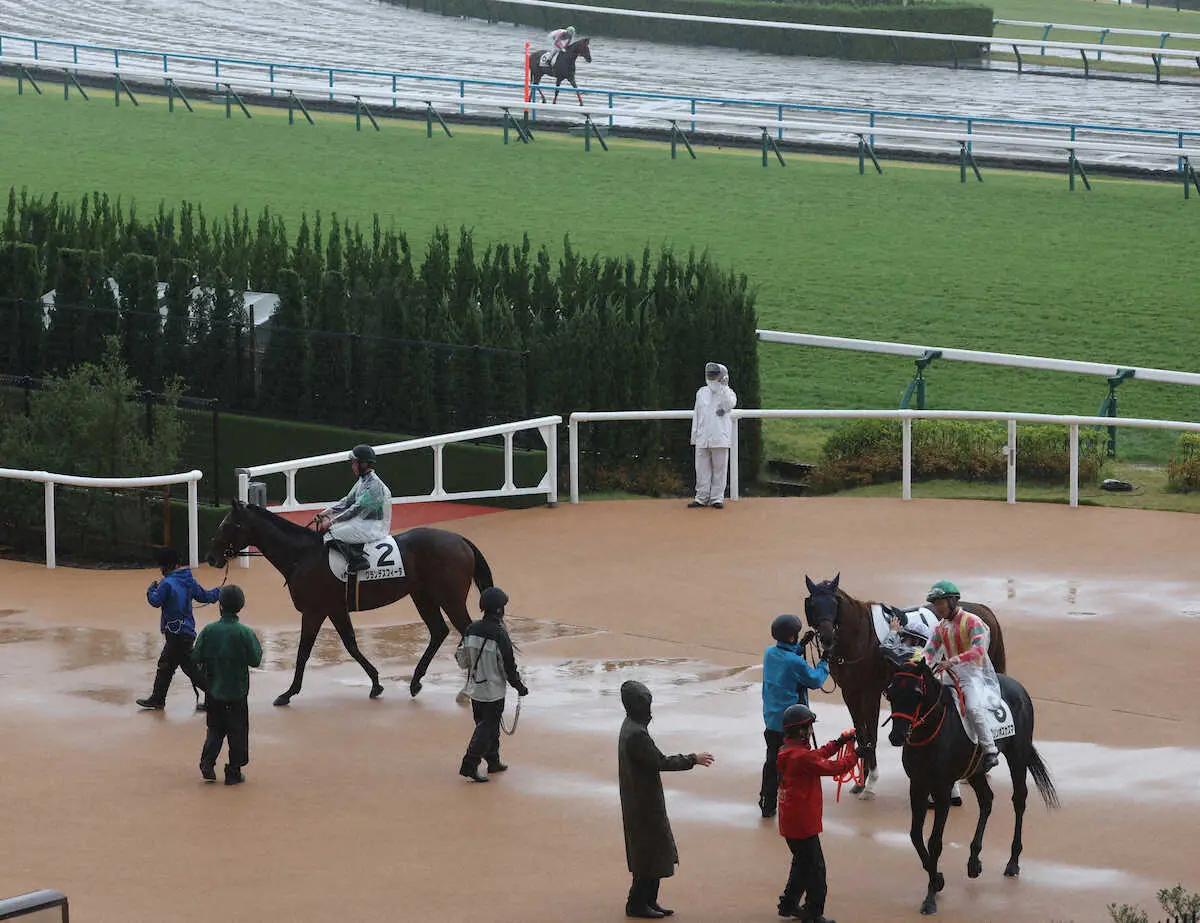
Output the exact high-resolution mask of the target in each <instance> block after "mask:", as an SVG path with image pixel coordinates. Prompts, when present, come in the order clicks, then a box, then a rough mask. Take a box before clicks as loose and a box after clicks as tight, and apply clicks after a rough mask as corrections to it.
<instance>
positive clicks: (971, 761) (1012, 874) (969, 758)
mask: <svg viewBox="0 0 1200 923" xmlns="http://www.w3.org/2000/svg"><path fill="white" fill-rule="evenodd" d="M998 679H999V680H1000V694H1001V697H1002V698H1003V699H1004V705H1005V706H1006V707H1007V709H1008V712H1009V714H1010V715H1011V717H1012V720H1013V723H1014V726H1015V728H1016V733H1015V734H1013V735H1012V736H1009V737H1003V738H1001V739H1000V740H998V741H996V744H997V746H998V748H999V750H1000V752H1001V753H1003V754H1004V758H1005V759H1006V760H1007V761H1008V771H1009V774H1010V775H1011V776H1012V787H1013V795H1012V803H1013V813H1014V814H1015V815H1016V824H1015V826H1014V829H1013V840H1012V852H1011V855H1010V856H1009V859H1008V865H1007V866H1006V867H1005V869H1004V875H1005V877H1007V878H1016V877H1017V876H1018V875H1019V874H1020V873H1021V868H1020V864H1019V862H1018V860H1019V858H1020V855H1021V825H1022V822H1023V820H1024V817H1025V801H1026V798H1027V797H1028V794H1029V786H1028V784H1027V782H1026V773H1027V772H1028V773H1030V774H1032V775H1033V781H1034V783H1035V784H1036V785H1037V790H1038V793H1039V794H1040V795H1041V796H1042V800H1043V801H1044V802H1045V803H1046V807H1048V808H1057V807H1058V793H1057V792H1055V790H1054V783H1053V781H1051V779H1050V772H1049V770H1048V769H1047V768H1046V764H1045V763H1043V762H1042V758H1041V756H1040V755H1039V754H1038V752H1037V748H1035V747H1034V745H1033V721H1034V714H1033V701H1032V700H1031V699H1030V698H1029V693H1028V692H1026V691H1025V687H1024V686H1022V685H1021V684H1020V683H1018V682H1017V681H1016V680H1015V679H1013V678H1012V677H1009V676H999V677H998ZM955 694H956V693H955V689H954V687H953V686H952V685H950V686H946V685H943V684H942V682H941V680H939V679H938V678H937V677H935V676H934V674H933V671H932V670H931V669H930V668H929V665H928V664H926V663H925V662H924V661H923V660H918V661H909V662H906V663H904V664H901V665H900V666H898V667H897V668H896V672H895V675H893V677H892V681H891V683H890V684H889V685H888V688H887V693H886V695H887V698H888V701H889V702H890V703H891V705H892V717H891V721H892V730H891V733H890V734H889V735H888V740H889V741H891V743H892V745H893V746H896V747H899V746H901V745H902V746H903V747H904V756H903V763H904V771H905V772H906V773H907V774H908V779H909V783H908V800H909V807H910V809H911V811H912V827H911V829H910V831H909V835H910V837H911V838H912V843H913V846H914V847H915V848H916V850H917V855H918V856H920V857H921V865H922V866H924V868H925V871H926V872H927V873H928V874H929V884H928V888H927V890H926V892H925V900H924V902H923V903H922V904H921V913H925V914H929V913H937V893H938V892H939V891H941V890H942V888H944V887H945V885H946V879H945V877H944V876H943V875H942V873H941V872H939V871H938V867H937V866H938V857H939V856H941V853H942V831H943V829H944V828H945V826H946V816H947V814H948V813H949V811H950V788H951V786H952V785H953V784H954V782H955V780H956V779H963V778H965V779H966V781H967V782H968V783H970V786H971V788H973V789H974V790H975V797H976V798H977V799H978V800H979V821H978V823H977V824H976V825H975V837H974V839H972V840H971V857H970V859H968V860H967V875H968V876H969V877H971V878H978V877H979V875H980V873H981V872H982V871H983V863H982V862H980V860H979V852H980V850H981V849H982V848H983V832H984V830H985V829H986V828H987V821H988V815H989V814H991V812H992V789H991V786H989V785H988V780H987V775H986V774H985V773H981V772H978V771H976V770H977V769H978V767H979V762H980V759H981V756H982V754H981V751H980V749H979V747H977V746H976V745H975V744H973V743H971V739H970V738H969V737H968V736H967V732H966V730H964V729H963V723H962V719H961V718H960V717H959V714H958V709H957V708H955V706H954V703H953V700H952V698H951V697H952V696H953V695H955ZM931 797H932V799H933V812H934V813H933V829H932V830H931V831H930V833H929V843H928V845H926V843H925V841H924V835H925V813H926V804H927V802H928V800H929V798H931Z"/></svg>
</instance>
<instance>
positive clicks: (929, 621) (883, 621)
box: [871, 603, 937, 641]
mask: <svg viewBox="0 0 1200 923" xmlns="http://www.w3.org/2000/svg"><path fill="white" fill-rule="evenodd" d="M900 611H901V612H903V613H904V614H905V615H907V616H908V622H912V621H913V620H914V619H916V620H917V621H918V622H924V623H925V627H926V628H928V629H929V632H930V634H932V633H933V628H934V626H935V625H937V616H936V615H934V614H933V611H932V610H931V609H926V608H925V607H924V606H916V607H913V608H907V609H901V610H900ZM890 620H891V613H890V612H889V611H888V610H887V609H885V608H884V607H883V606H882V605H880V604H879V603H872V605H871V621H872V622H873V623H874V625H875V634H876V635H878V636H879V640H880V641H882V640H883V639H884V638H886V637H887V636H888V632H890V631H891V630H892V626H891V624H890ZM905 624H908V623H905Z"/></svg>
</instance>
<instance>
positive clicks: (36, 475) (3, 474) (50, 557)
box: [0, 468, 204, 568]
mask: <svg viewBox="0 0 1200 923" xmlns="http://www.w3.org/2000/svg"><path fill="white" fill-rule="evenodd" d="M202 477H204V475H203V473H201V472H199V471H194V470H193V471H188V472H186V473H184V474H164V475H161V476H159V477H148V478H85V477H77V476H75V475H72V474H52V473H51V472H49V471H24V470H21V469H19V468H0V478H8V479H11V480H18V481H35V482H40V483H42V484H45V485H46V566H47V567H50V568H53V567H56V566H57V556H56V554H55V541H54V487H55V485H57V484H62V485H64V486H68V487H101V488H105V487H106V488H109V489H121V488H130V487H165V486H166V485H168V484H185V483H186V484H187V492H188V501H187V502H188V563H189V565H190V566H191V567H196V566H197V565H198V564H199V563H200V557H199V553H200V538H199V527H200V520H199V513H198V510H197V506H198V499H197V496H198V486H197V485H198V484H199V483H200V479H201V478H202Z"/></svg>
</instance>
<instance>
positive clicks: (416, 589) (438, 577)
mask: <svg viewBox="0 0 1200 923" xmlns="http://www.w3.org/2000/svg"><path fill="white" fill-rule="evenodd" d="M395 539H396V547H397V548H398V549H399V551H400V558H401V560H402V561H403V562H404V574H405V576H403V577H395V578H392V579H390V580H377V581H370V582H367V583H362V584H360V586H359V595H358V605H357V608H358V609H360V610H362V609H378V608H380V607H381V606H386V605H389V604H391V603H394V602H396V601H397V600H399V599H403V598H404V597H405V596H411V597H412V601H413V603H414V604H415V605H416V607H417V611H418V612H419V613H420V614H421V619H422V621H424V622H425V624H426V625H427V626H428V628H429V635H430V637H429V646H428V647H427V648H426V649H425V653H424V654H422V655H421V660H420V661H419V662H418V663H417V667H416V669H415V670H413V675H412V681H411V682H410V683H409V692H411V693H412V694H413V695H416V694H417V693H418V692H420V691H421V677H423V676H424V675H425V671H426V670H428V669H429V664H430V662H431V661H432V660H433V656H434V654H436V653H437V651H438V648H439V647H441V646H442V642H443V641H445V640H446V636H447V635H449V634H450V629H449V628H447V627H446V622H445V619H443V618H442V613H443V612H445V614H446V615H447V616H448V617H449V618H450V624H452V625H453V626H454V627H455V628H457V629H458V631H459V633H460V634H461V633H462V632H465V631H466V630H467V628H468V627H469V626H470V624H471V616H470V615H469V614H468V612H467V592H468V591H469V590H470V587H471V581H472V579H473V580H474V582H475V586H476V587H478V589H479V590H480V591H481V592H482V591H483V590H485V589H487V588H488V587H490V586H492V571H491V568H489V567H488V563H487V561H486V560H485V559H484V557H483V554H482V553H481V552H480V550H479V549H478V548H476V547H475V546H474V545H473V544H472V543H471V542H470V541H468V540H467V539H465V538H463V537H462V536H461V535H458V534H457V533H455V532H447V531H445V530H443V529H428V528H419V529H409V530H408V531H407V532H402V533H400V534H399V535H397V536H395ZM251 545H253V546H255V547H256V548H258V550H259V551H261V552H262V554H263V557H265V558H266V559H267V560H268V561H270V562H271V565H272V566H273V567H274V568H275V569H276V570H277V571H279V572H280V573H281V574H283V579H284V582H285V583H286V584H287V588H288V592H289V593H291V595H292V603H293V604H294V605H295V606H296V609H297V610H298V611H299V613H300V616H301V619H300V647H299V648H298V649H297V651H296V673H295V676H293V677H292V684H291V686H289V687H288V689H287V691H286V692H284V693H283V694H282V695H280V696H279V697H278V698H277V699H275V704H276V705H287V704H288V702H289V701H290V700H291V698H292V696H294V695H295V694H296V693H298V692H299V691H300V686H301V684H302V683H303V681H304V665H305V664H306V663H307V662H308V657H309V654H311V653H312V649H313V643H314V642H315V641H316V640H317V632H318V631H319V630H320V628H321V625H322V624H323V623H324V622H325V619H329V621H330V622H332V623H333V627H334V628H335V629H337V633H338V636H339V637H340V638H341V639H342V643H343V644H344V645H345V646H346V651H347V652H348V653H349V654H350V656H351V657H353V658H354V659H355V660H356V661H358V664H359V666H361V667H362V668H363V669H364V670H365V671H366V673H367V676H369V677H370V679H371V698H373V699H374V698H377V697H378V696H379V695H380V693H382V692H383V686H381V685H380V683H379V671H378V670H376V669H375V666H374V665H373V664H372V663H371V662H370V661H369V660H367V658H366V657H365V656H364V655H363V653H362V651H360V650H359V649H358V641H357V640H356V638H355V636H354V625H353V624H352V623H351V621H350V613H349V611H348V609H347V606H346V585H345V584H344V583H342V582H341V581H340V580H338V579H337V578H336V577H334V575H333V572H332V571H331V570H330V569H329V564H328V560H327V558H328V551H327V549H326V547H325V544H324V541H323V539H322V537H321V536H320V535H319V534H318V533H316V532H314V531H312V530H311V529H306V528H305V527H304V526H298V525H296V524H295V523H293V522H289V521H288V520H287V519H284V518H283V517H282V516H277V515H275V514H274V513H272V512H271V511H270V510H267V509H264V508H263V507H261V506H255V505H253V504H249V503H242V502H241V501H235V502H234V504H233V509H231V510H230V511H229V513H228V514H227V515H226V516H225V519H224V520H223V521H222V522H221V525H220V527H219V528H218V529H217V534H216V535H214V536H213V540H212V546H211V547H210V549H209V552H208V558H207V561H208V563H209V564H210V565H212V566H213V567H225V566H227V565H228V563H229V561H230V559H231V558H234V557H236V556H237V554H238V553H239V552H241V551H243V550H244V549H246V548H248V547H249V546H251Z"/></svg>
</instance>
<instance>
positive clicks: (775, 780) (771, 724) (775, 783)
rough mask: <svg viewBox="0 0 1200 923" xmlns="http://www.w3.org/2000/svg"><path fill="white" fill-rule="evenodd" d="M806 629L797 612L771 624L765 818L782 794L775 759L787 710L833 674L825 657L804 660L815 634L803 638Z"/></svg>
mask: <svg viewBox="0 0 1200 923" xmlns="http://www.w3.org/2000/svg"><path fill="white" fill-rule="evenodd" d="M803 628H804V625H803V623H802V622H801V621H800V617H799V616H797V615H791V614H784V615H779V616H776V617H775V620H774V621H773V622H772V623H771V637H772V638H774V639H775V646H774V647H768V648H767V652H766V654H765V655H763V684H762V700H763V722H764V723H765V724H766V726H767V727H766V730H765V731H763V737H764V738H765V739H766V742H767V759H766V762H764V763H763V771H762V788H761V789H759V793H758V806H759V808H761V809H762V816H763V817H764V818H768V817H774V816H775V807H776V804H777V801H778V797H779V771H778V769H777V768H776V765H775V761H776V757H778V756H779V748H780V747H782V746H783V713H784V712H785V711H787V709H788V707H789V706H791V705H807V704H808V690H809V689H820V688H821V686H822V684H824V682H825V680H826V679H828V677H829V664H827V663H826V662H825V661H824V660H822V661H820V662H818V663H817V665H816V666H815V667H810V666H809V665H808V661H806V660H805V659H804V654H803V653H802V651H801V649H802V648H803V647H804V645H805V644H806V643H807V641H808V638H809V637H811V630H810V631H809V632H808V633H807V634H806V636H805V639H804V640H803V641H801V639H800V631H801V630H802V629H803Z"/></svg>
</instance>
